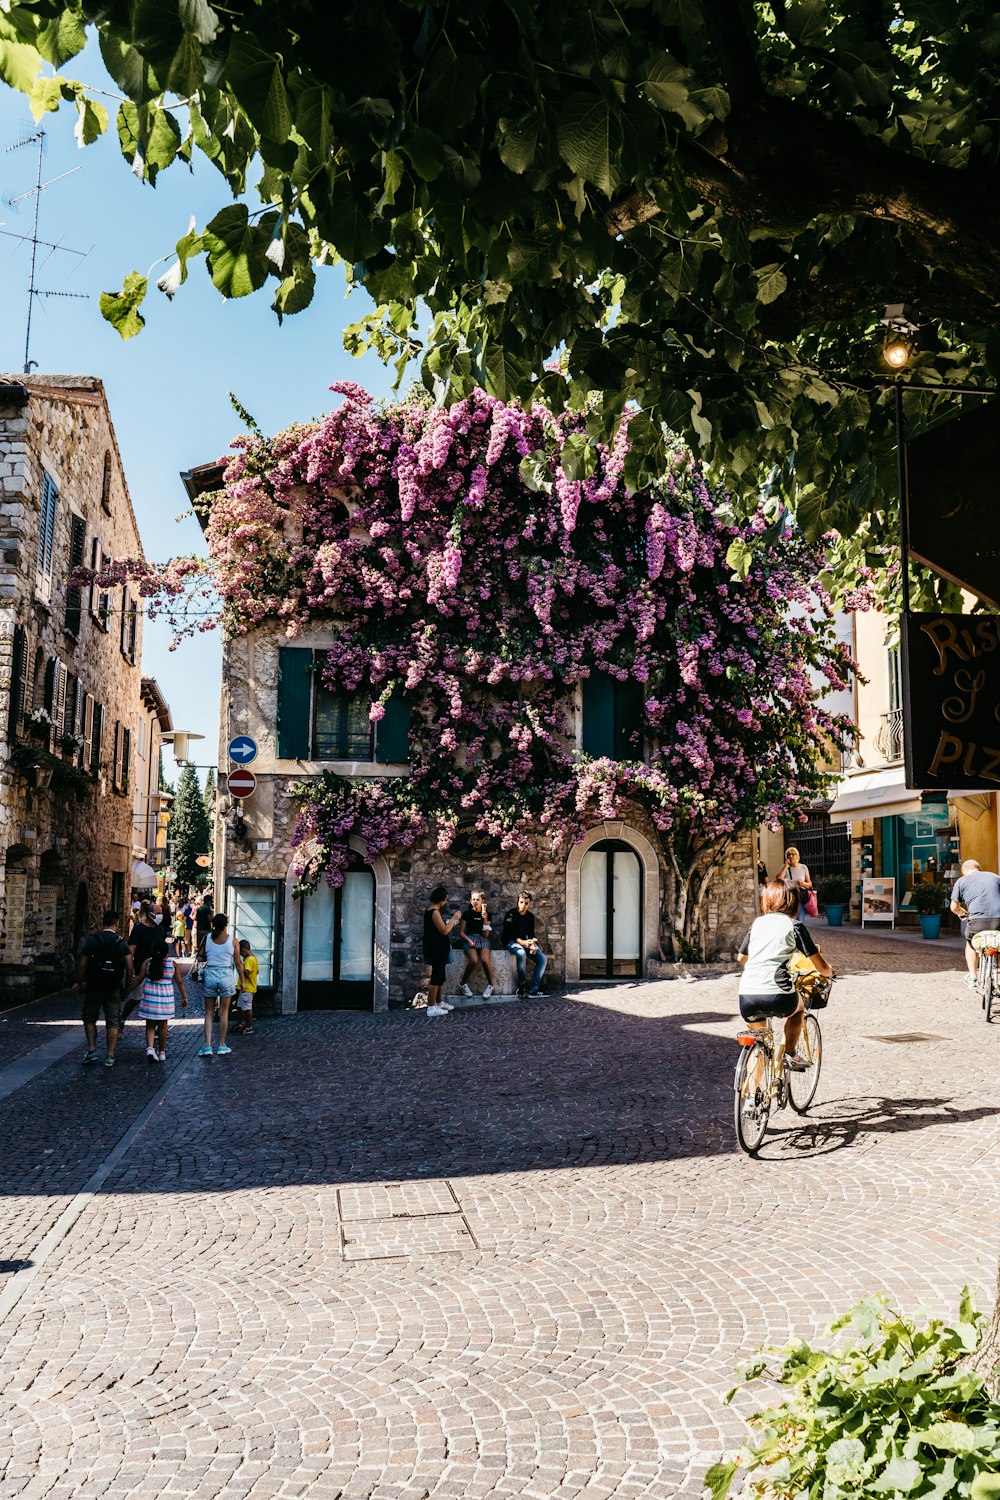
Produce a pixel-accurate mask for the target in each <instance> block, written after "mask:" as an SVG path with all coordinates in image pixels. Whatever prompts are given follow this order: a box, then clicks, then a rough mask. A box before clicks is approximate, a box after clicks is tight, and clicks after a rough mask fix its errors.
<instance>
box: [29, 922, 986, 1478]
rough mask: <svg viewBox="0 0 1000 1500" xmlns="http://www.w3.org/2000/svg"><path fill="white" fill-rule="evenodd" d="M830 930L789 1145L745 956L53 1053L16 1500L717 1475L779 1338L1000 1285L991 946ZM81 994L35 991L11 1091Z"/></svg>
mask: <svg viewBox="0 0 1000 1500" xmlns="http://www.w3.org/2000/svg"><path fill="white" fill-rule="evenodd" d="M822 936H823V941H824V946H825V948H826V949H827V951H828V953H830V954H831V955H832V956H833V958H834V961H835V963H837V965H838V967H839V969H840V970H841V972H842V976H843V977H842V978H841V979H840V980H839V982H838V985H837V987H836V989H835V992H834V1000H833V1004H832V1005H831V1007H830V1009H829V1010H828V1011H827V1012H826V1013H825V1017H824V1020H823V1027H824V1036H825V1042H826V1056H825V1066H824V1073H823V1077H822V1079H821V1081H820V1087H819V1094H818V1099H817V1104H816V1106H815V1108H814V1111H813V1112H812V1113H811V1114H810V1116H809V1117H808V1118H807V1119H806V1120H805V1121H801V1120H800V1119H799V1118H798V1117H792V1116H791V1115H790V1114H789V1115H787V1116H786V1115H779V1116H778V1118H777V1121H776V1123H775V1128H774V1130H773V1132H772V1133H771V1134H770V1135H769V1137H768V1139H767V1141H766V1142H765V1145H764V1148H763V1150H762V1151H761V1155H760V1158H759V1160H758V1161H756V1162H753V1161H751V1160H749V1159H748V1158H746V1157H744V1156H742V1155H740V1154H738V1153H737V1151H736V1150H735V1148H734V1139H733V1128H732V1090H731V1079H732V1070H733V1066H734V1062H735V1052H736V1048H735V1046H734V1043H733V1035H734V1032H735V1029H736V1028H735V1025H734V1013H735V981H734V978H733V976H732V975H731V974H729V975H719V976H716V977H713V978H706V979H702V980H698V981H695V982H690V983H687V982H680V981H674V982H668V983H660V984H646V985H636V984H631V985H629V984H621V985H617V986H611V987H607V988H599V989H591V990H588V991H580V992H578V993H575V994H572V995H566V996H559V997H555V998H552V999H547V1000H540V1001H534V1002H524V1003H520V1004H510V1005H501V1006H497V1007H495V1008H493V1009H491V1008H489V1007H485V1008H481V1009H477V1010H473V1011H468V1012H465V1013H456V1014H454V1015H452V1016H450V1017H449V1018H448V1019H446V1020H444V1019H442V1020H436V1021H429V1020H428V1019H427V1018H426V1017H425V1016H424V1015H423V1014H421V1013H413V1014H400V1015H389V1016H385V1017H375V1016H346V1015H303V1016H297V1017H291V1018H287V1019H285V1020H283V1021H274V1022H271V1023H265V1024H263V1025H259V1026H258V1028H257V1032H256V1034H255V1035H254V1036H253V1037H252V1038H249V1039H246V1038H244V1039H240V1038H237V1039H236V1041H235V1042H234V1051H233V1055H232V1056H231V1057H229V1058H213V1059H212V1060H203V1059H200V1058H197V1057H195V1056H194V1049H195V1047H196V1045H197V1042H198V1035H197V1028H196V1027H195V1026H194V1025H193V1024H192V1023H187V1024H186V1025H183V1024H182V1025H178V1026H175V1028H174V1038H173V1041H172V1050H171V1060H170V1063H169V1064H168V1066H167V1068H166V1069H163V1068H160V1067H157V1066H153V1065H147V1064H146V1062H145V1059H144V1056H143V1051H142V1045H141V1036H140V1031H139V1028H138V1027H136V1028H133V1027H132V1026H130V1027H129V1029H128V1030H127V1031H126V1033H125V1037H124V1039H123V1045H122V1048H121V1056H120V1061H119V1064H118V1066H117V1067H116V1068H115V1069H113V1070H105V1069H104V1068H103V1067H98V1068H93V1067H91V1068H86V1069H85V1068H82V1067H81V1066H80V1062H79V1057H80V1053H81V1052H82V1047H81V1048H80V1049H79V1050H78V1051H74V1052H73V1053H70V1054H68V1055H67V1056H65V1057H63V1058H62V1059H60V1060H57V1061H55V1062H53V1063H52V1065H51V1066H50V1067H48V1068H46V1070H45V1071H44V1072H43V1073H42V1074H41V1075H40V1076H38V1077H36V1078H35V1079H33V1080H32V1081H30V1082H28V1083H26V1084H25V1085H24V1086H23V1087H19V1088H18V1089H17V1090H16V1091H15V1092H13V1093H11V1094H9V1095H8V1097H6V1098H3V1099H0V1131H2V1139H3V1141H4V1142H5V1147H6V1149H5V1150H4V1152H3V1154H2V1161H0V1192H2V1194H3V1196H2V1197H0V1231H2V1234H3V1250H2V1252H0V1253H2V1254H3V1256H4V1257H5V1259H4V1261H3V1263H2V1265H0V1271H2V1272H3V1273H4V1274H2V1275H0V1494H2V1496H3V1497H4V1500H7V1497H14V1496H18V1497H38V1500H40V1497H43V1496H44V1497H46V1500H59V1497H70V1496H73V1497H88V1500H89V1497H98V1496H109V1497H110V1496H114V1497H123V1496H126V1495H128V1496H130V1497H133V1500H144V1497H152V1496H154V1495H155V1496H163V1495H167V1496H185V1497H187V1496H193V1497H199V1500H202V1497H204V1500H209V1497H230V1496H231V1497H243V1496H248V1497H253V1500H261V1497H292V1496H307V1497H310V1500H311V1497H321V1500H333V1497H337V1496H342V1497H343V1500H361V1497H369V1500H429V1497H432V1500H465V1497H470V1500H478V1497H483V1500H485V1497H489V1496H532V1497H539V1500H546V1497H551V1496H558V1497H560V1500H567V1497H574V1496H581V1497H584V1496H585V1497H587V1500H599V1497H611V1496H614V1497H616V1500H624V1497H629V1500H632V1497H640V1496H646V1497H656V1500H673V1497H683V1500H695V1497H697V1496H699V1495H700V1493H701V1487H700V1477H701V1475H702V1474H703V1473H704V1470H705V1468H706V1466H707V1465H708V1464H709V1463H710V1462H711V1461H713V1460H714V1458H715V1457H717V1456H718V1454H719V1453H720V1451H721V1450H722V1448H723V1447H725V1446H732V1445H733V1444H734V1443H736V1442H738V1440H739V1437H740V1433H741V1418H740V1415H739V1412H738V1410H734V1409H733V1408H731V1407H725V1406H723V1404H722V1402H721V1400H720V1393H721V1392H722V1391H724V1390H725V1389H726V1387H727V1386H728V1385H729V1384H730V1383H731V1375H732V1371H733V1367H734V1366H735V1364H736V1362H737V1361H738V1360H739V1359H740V1358H741V1357H743V1356H745V1355H746V1354H747V1353H748V1352H749V1351H750V1350H752V1349H753V1348H755V1347H757V1346H758V1345H759V1344H761V1343H763V1342H767V1341H770V1342H779V1341H782V1340H785V1339H787V1338H788V1337H789V1336H790V1335H792V1334H803V1335H813V1334H815V1333H816V1332H817V1331H819V1329H820V1328H821V1327H822V1325H823V1324H824V1323H825V1322H826V1321H827V1320H828V1319H829V1318H830V1317H831V1316H832V1315H833V1314H834V1313H835V1312H837V1311H839V1310H841V1309H843V1308H845V1307H846V1306H848V1305H849V1304H850V1303H851V1302H852V1301H853V1300H854V1299H856V1298H858V1297H860V1296H862V1295H864V1294H867V1293H869V1292H870V1291H872V1290H874V1289H878V1288H884V1289H885V1290H887V1291H888V1292H889V1293H890V1294H891V1295H892V1296H893V1297H894V1298H895V1299H897V1300H898V1301H899V1302H900V1303H902V1304H904V1305H905V1306H907V1307H908V1308H916V1307H919V1306H922V1305H928V1306H932V1307H934V1308H935V1309H941V1310H947V1309H949V1308H951V1307H953V1306H954V1304H955V1302H956V1299H957V1294H958V1291H959V1288H960V1287H961V1285H962V1283H963V1282H964V1281H966V1280H968V1281H971V1282H972V1283H973V1285H974V1286H976V1287H977V1288H978V1289H979V1291H980V1295H981V1297H982V1298H983V1299H984V1300H985V1296H986V1293H987V1289H988V1288H989V1286H990V1285H991V1281H992V1274H993V1264H994V1260H995V1256H996V1251H997V1244H996V1241H997V1238H998V1236H997V1233H996V1225H997V1224H998V1223H1000V1213H998V1209H1000V1187H998V1183H1000V1170H998V1169H1000V1069H998V1063H1000V1025H998V1026H993V1027H989V1028H988V1027H987V1026H986V1025H985V1024H984V1023H983V1022H982V1020H981V1018H980V1016H981V1013H980V1011H979V1008H978V1002H977V1000H976V998H975V997H974V996H972V995H970V993H969V992H968V991H967V990H965V989H964V988H963V987H962V985H961V983H960V981H959V977H958V974H957V969H958V966H959V964H960V962H961V956H960V954H958V953H956V952H954V951H950V950H946V949H939V948H935V946H934V945H933V944H930V943H928V944H925V945H918V944H899V943H896V944H893V943H891V942H888V941H884V940H881V939H880V938H879V936H877V935H872V936H869V935H868V934H867V933H866V934H863V935H861V934H856V933H851V934H843V935H837V934H835V933H830V934H829V935H828V936H827V935H826V934H825V933H823V934H822ZM60 1006H61V1010H60ZM195 1008H196V1007H195ZM73 1014H74V1006H73V1002H72V1001H71V1000H67V999H64V1000H63V1001H62V1002H59V1001H47V1002H45V1003H44V1004H43V1005H41V1006H39V1007H31V1008H28V1009H27V1010H24V1011H21V1012H18V1013H9V1014H8V1016H7V1017H6V1018H5V1020H4V1023H3V1025H0V1087H2V1085H3V1077H4V1069H5V1067H6V1066H8V1065H9V1060H10V1059H17V1058H19V1057H23V1056H24V1055H25V1053H26V1052H27V1053H30V1052H31V1050H32V1047H37V1046H40V1045H42V1044H43V1043H44V1042H46V1041H48V1040H49V1039H51V1037H53V1036H55V1035H56V1034H57V1027H58V1023H59V1020H60V1016H61V1017H63V1018H65V1017H66V1016H71V1015H73ZM903 1037H906V1038H909V1039H908V1040H902V1039H901V1038H903ZM26 1038H27V1040H26ZM81 1039H82V1037H81Z"/></svg>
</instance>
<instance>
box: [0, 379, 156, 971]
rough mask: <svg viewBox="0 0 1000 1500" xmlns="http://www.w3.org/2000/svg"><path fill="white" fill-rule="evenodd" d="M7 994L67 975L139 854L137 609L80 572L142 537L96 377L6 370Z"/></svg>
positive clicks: (3, 783)
mask: <svg viewBox="0 0 1000 1500" xmlns="http://www.w3.org/2000/svg"><path fill="white" fill-rule="evenodd" d="M0 488H2V492H3V493H2V504H0V997H2V998H4V999H6V1000H8V1001H9V1000H10V999H11V998H12V997H19V998H22V999H28V998H30V997H31V995H32V993H34V992H35V991H36V990H46V989H54V988H56V987H58V986H59V985H60V984H61V983H63V982H65V980H66V979H67V978H68V977H69V975H70V973H71V971H72V964H73V955H74V952H75V948H76V945H77V943H78V942H79V940H80V938H81V937H82V936H83V934H84V933H85V932H86V931H87V930H88V929H89V928H90V927H91V926H92V925H94V924H95V923H97V922H99V921H100V918H101V914H102V912H103V910H104V908H105V907H106V906H109V905H110V906H114V907H115V908H116V909H118V910H119V911H122V912H123V913H124V911H125V908H126V906H127V903H128V899H129V892H130V888H131V883H132V882H131V872H132V850H133V842H134V838H133V833H134V829H133V788H134V747H135V736H136V731H137V727H138V722H139V717H140V694H141V687H140V665H139V663H140V658H141V651H142V611H141V609H140V607H139V601H138V598H137V597H136V596H135V595H134V594H133V592H132V591H131V590H129V589H122V588H116V589H112V590H107V591H102V590H100V589H98V588H96V587H92V588H79V587H76V586H74V585H72V584H71V583H70V581H69V580H70V576H71V574H72V571H73V569H74V567H76V566H78V565H80V564H86V565H88V566H96V567H100V566H101V564H102V563H103V562H104V561H105V560H107V559H111V558H115V557H119V558H120V557H140V556H141V555H142V544H141V542H140V540H139V532H138V528H137V526H136V520H135V515H134V513H133V510H132V503H131V500H130V498H129V493H128V488H127V486H126V483H125V476H124V474H123V472H122V462H121V456H120V454H119V451H118V445H117V442H116V440H115V433H114V428H113V426H112V424H111V418H110V415H109V412H108V406H107V400H106V398H105V393H104V388H103V386H102V384H101V382H100V381H99V380H97V379H95V378H93V377H90V376H65V375H52V376H49V375H32V376H28V377H21V376H4V377H0Z"/></svg>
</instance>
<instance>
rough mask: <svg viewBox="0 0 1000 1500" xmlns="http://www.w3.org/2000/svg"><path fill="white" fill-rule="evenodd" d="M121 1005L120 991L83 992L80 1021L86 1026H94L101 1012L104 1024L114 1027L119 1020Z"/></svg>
mask: <svg viewBox="0 0 1000 1500" xmlns="http://www.w3.org/2000/svg"><path fill="white" fill-rule="evenodd" d="M121 1004H122V996H121V990H84V992H83V1005H82V1006H81V1017H82V1020H83V1022H84V1024H85V1025H87V1026H96V1025H97V1023H98V1021H99V1020H100V1019H101V1011H102V1010H103V1012H104V1020H105V1024H106V1025H108V1026H111V1027H115V1026H117V1025H118V1024H119V1022H120V1019H121Z"/></svg>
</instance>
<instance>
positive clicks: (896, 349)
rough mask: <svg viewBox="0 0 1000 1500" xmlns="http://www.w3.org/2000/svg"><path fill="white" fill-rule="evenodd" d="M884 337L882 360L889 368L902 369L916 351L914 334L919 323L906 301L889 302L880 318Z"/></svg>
mask: <svg viewBox="0 0 1000 1500" xmlns="http://www.w3.org/2000/svg"><path fill="white" fill-rule="evenodd" d="M882 326H883V328H884V329H885V337H884V338H883V340H882V360H883V363H884V364H886V365H887V366H888V368H889V369H890V370H903V369H905V368H906V366H907V365H908V364H909V363H910V360H911V359H912V358H913V356H914V354H915V353H916V342H915V338H914V336H915V334H916V333H917V332H918V331H919V328H920V324H919V323H917V322H915V321H914V318H913V308H912V307H911V306H910V304H909V303H908V302H890V304H889V305H888V307H887V308H886V310H885V314H884V316H883V318H882Z"/></svg>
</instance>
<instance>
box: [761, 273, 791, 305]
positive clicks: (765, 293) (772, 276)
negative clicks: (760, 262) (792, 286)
mask: <svg viewBox="0 0 1000 1500" xmlns="http://www.w3.org/2000/svg"><path fill="white" fill-rule="evenodd" d="M787 287H788V277H787V276H786V275H785V273H784V271H783V270H782V269H781V267H780V266H779V265H777V264H775V265H770V266H761V268H760V270H759V271H758V272H757V300H758V302H763V303H764V305H765V306H767V305H768V304H769V303H771V302H776V301H777V299H778V298H779V297H780V296H781V294H782V292H783V291H785V290H786V289H787Z"/></svg>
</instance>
